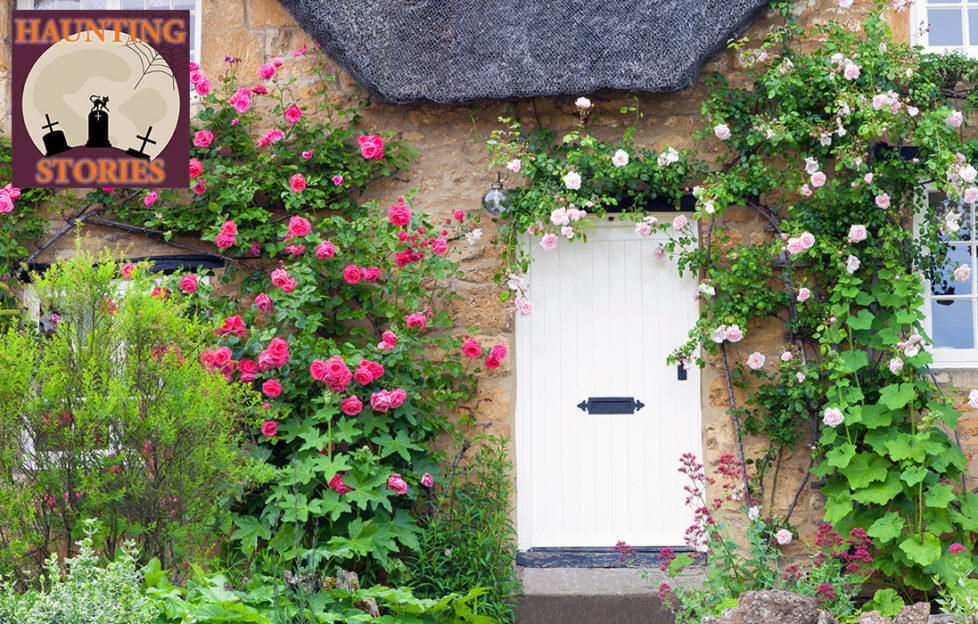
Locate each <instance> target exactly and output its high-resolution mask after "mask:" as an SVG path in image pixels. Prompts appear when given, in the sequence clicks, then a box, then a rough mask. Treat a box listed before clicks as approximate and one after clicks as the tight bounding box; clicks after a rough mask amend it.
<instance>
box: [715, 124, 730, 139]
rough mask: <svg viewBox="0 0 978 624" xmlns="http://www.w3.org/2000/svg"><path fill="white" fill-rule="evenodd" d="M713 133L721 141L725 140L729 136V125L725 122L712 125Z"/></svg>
mask: <svg viewBox="0 0 978 624" xmlns="http://www.w3.org/2000/svg"><path fill="white" fill-rule="evenodd" d="M713 134H715V135H716V137H717V138H718V139H720V140H721V141H726V140H727V139H729V138H730V126H728V125H727V124H719V125H717V126H714V127H713Z"/></svg>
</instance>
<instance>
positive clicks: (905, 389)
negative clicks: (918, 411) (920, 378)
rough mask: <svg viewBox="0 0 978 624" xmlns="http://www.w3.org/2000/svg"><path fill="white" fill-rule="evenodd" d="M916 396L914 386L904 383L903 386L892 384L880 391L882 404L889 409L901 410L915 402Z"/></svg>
mask: <svg viewBox="0 0 978 624" xmlns="http://www.w3.org/2000/svg"><path fill="white" fill-rule="evenodd" d="M915 396H916V391H915V390H914V387H913V384H912V383H909V382H904V383H901V384H895V383H894V384H890V385H888V386H883V387H882V388H881V389H880V403H882V404H883V405H885V406H886V407H887V408H888V409H891V410H895V409H900V408H901V407H903V406H904V405H906V404H907V403H910V402H911V401H913V399H914V397H915Z"/></svg>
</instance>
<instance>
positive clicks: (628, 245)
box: [516, 222, 702, 550]
mask: <svg viewBox="0 0 978 624" xmlns="http://www.w3.org/2000/svg"><path fill="white" fill-rule="evenodd" d="M663 240H664V238H662V237H655V236H654V237H641V236H638V235H637V234H636V233H635V231H634V225H633V224H630V223H623V224H619V223H609V222H603V223H600V224H596V225H595V226H594V227H592V228H590V229H589V231H588V241H587V242H586V243H582V242H580V241H576V242H569V241H566V240H561V241H560V242H559V243H558V245H557V247H556V249H553V250H552V251H545V250H543V249H542V248H541V247H540V246H539V244H535V245H532V251H531V253H532V256H533V262H532V264H531V268H530V274H529V287H530V293H529V295H530V300H531V301H532V302H533V304H534V309H533V313H532V314H530V315H529V316H525V317H519V318H518V319H517V324H516V366H517V371H516V374H517V391H516V395H517V398H516V430H517V434H516V446H517V467H516V470H517V531H518V543H519V548H520V549H521V550H525V549H527V548H531V547H593V546H604V547H610V546H614V545H615V543H616V542H618V540H624V541H626V542H627V543H628V544H630V545H632V546H676V545H681V544H683V534H684V532H685V530H686V528H687V527H688V526H689V525H690V524H691V522H692V513H691V512H690V511H689V510H688V509H687V508H686V507H685V505H684V500H685V492H684V490H683V486H684V485H686V483H685V481H684V479H685V477H683V476H682V475H680V474H679V472H678V471H677V468H678V467H679V457H680V455H681V454H682V453H684V452H692V453H695V454H696V455H697V457H700V456H701V439H702V438H701V436H702V434H701V427H700V383H699V378H700V375H699V369H697V368H696V367H695V366H692V367H691V368H690V369H689V371H688V378H687V379H686V380H685V381H680V380H678V374H677V373H678V371H677V367H676V365H671V366H669V365H666V356H667V355H668V354H669V353H670V352H671V351H672V350H673V349H674V348H675V347H677V346H678V345H680V344H682V343H683V342H684V341H685V339H686V336H687V332H688V331H689V328H690V327H691V326H692V325H693V323H694V322H695V320H696V317H697V314H698V304H697V303H696V300H695V292H696V281H695V279H694V278H693V277H691V276H690V275H689V274H688V273H687V275H686V277H685V278H683V279H680V277H679V274H678V271H677V268H676V265H675V263H674V262H671V261H669V260H668V259H658V258H656V257H655V250H656V248H657V247H658V245H659V244H660V243H661V242H662V241H663ZM589 397H634V398H636V399H638V400H639V401H641V402H642V403H644V404H645V407H643V408H641V409H640V410H638V411H637V412H635V413H634V414H588V413H585V412H584V411H582V410H581V409H579V408H578V407H577V405H578V403H580V402H581V401H586V400H587V399H588V398H589Z"/></svg>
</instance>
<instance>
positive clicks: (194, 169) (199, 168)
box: [103, 158, 204, 190]
mask: <svg viewBox="0 0 978 624" xmlns="http://www.w3.org/2000/svg"><path fill="white" fill-rule="evenodd" d="M202 173H204V166H203V165H201V164H200V161H199V160H197V159H196V158H191V159H190V177H191V178H196V177H199V176H200V174H202ZM103 190H104V189H103Z"/></svg>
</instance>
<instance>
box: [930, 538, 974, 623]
mask: <svg viewBox="0 0 978 624" xmlns="http://www.w3.org/2000/svg"><path fill="white" fill-rule="evenodd" d="M964 550H965V549H964V546H962V545H961V544H952V545H951V546H950V547H949V551H950V553H951V555H952V557H951V560H950V563H949V565H948V568H949V573H948V574H946V575H945V576H944V578H943V579H942V578H938V577H936V576H935V577H934V584H935V585H937V586H938V597H937V604H938V605H940V607H941V611H943V612H944V613H953V614H955V615H958V616H962V620H961V621H971V622H974V620H975V616H976V614H978V579H976V578H974V572H975V569H974V565H973V564H972V559H971V557H967V556H965V553H964ZM945 579H950V580H945ZM963 618H970V620H966V619H963Z"/></svg>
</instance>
